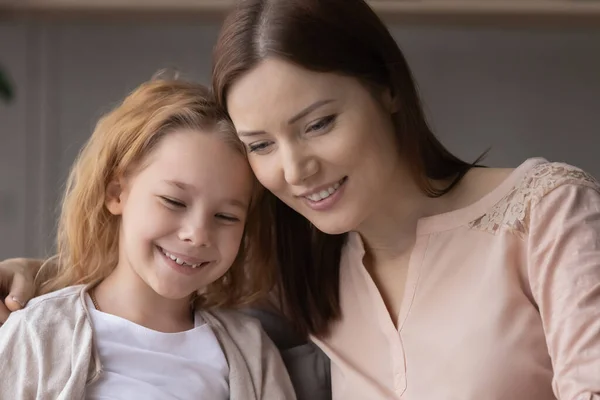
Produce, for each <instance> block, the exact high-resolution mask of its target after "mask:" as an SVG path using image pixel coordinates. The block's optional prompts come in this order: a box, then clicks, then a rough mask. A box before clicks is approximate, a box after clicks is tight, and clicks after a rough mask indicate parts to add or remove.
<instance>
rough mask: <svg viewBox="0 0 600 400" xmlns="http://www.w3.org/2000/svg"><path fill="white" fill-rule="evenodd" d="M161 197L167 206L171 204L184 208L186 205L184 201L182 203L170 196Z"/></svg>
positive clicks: (172, 206)
mask: <svg viewBox="0 0 600 400" xmlns="http://www.w3.org/2000/svg"><path fill="white" fill-rule="evenodd" d="M160 199H161V200H162V201H163V203H165V204H166V205H167V206H169V207H171V208H184V207H185V204H184V203H182V202H181V201H179V200H175V199H172V198H170V197H166V196H160Z"/></svg>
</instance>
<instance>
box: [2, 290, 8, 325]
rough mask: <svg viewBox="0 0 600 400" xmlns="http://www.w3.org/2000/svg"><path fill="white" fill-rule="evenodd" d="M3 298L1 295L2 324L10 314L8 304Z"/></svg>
mask: <svg viewBox="0 0 600 400" xmlns="http://www.w3.org/2000/svg"><path fill="white" fill-rule="evenodd" d="M1 299H2V297H0V326H1V325H2V324H3V323H5V322H6V320H7V319H8V316H9V314H10V311H9V309H8V308H6V306H5V305H4V302H3V301H2V300H1Z"/></svg>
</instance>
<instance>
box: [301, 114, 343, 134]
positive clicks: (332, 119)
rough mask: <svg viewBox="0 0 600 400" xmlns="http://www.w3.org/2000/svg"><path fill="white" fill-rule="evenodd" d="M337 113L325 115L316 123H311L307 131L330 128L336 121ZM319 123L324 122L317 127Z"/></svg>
mask: <svg viewBox="0 0 600 400" xmlns="http://www.w3.org/2000/svg"><path fill="white" fill-rule="evenodd" d="M336 118H337V115H328V116H327V117H323V118H321V119H320V120H318V121H317V122H315V123H314V124H312V125H310V126H309V127H308V129H307V132H311V131H315V130H321V131H322V130H324V129H327V128H329V127H330V126H331V125H333V124H334V123H335V120H336ZM319 124H322V127H320V128H316V127H317V126H318V125H319Z"/></svg>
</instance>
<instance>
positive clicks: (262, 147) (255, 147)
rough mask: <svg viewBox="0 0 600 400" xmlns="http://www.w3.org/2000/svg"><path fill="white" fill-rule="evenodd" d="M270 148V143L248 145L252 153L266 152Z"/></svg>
mask: <svg viewBox="0 0 600 400" xmlns="http://www.w3.org/2000/svg"><path fill="white" fill-rule="evenodd" d="M268 146H269V142H258V143H252V144H250V145H248V150H249V151H250V153H254V152H260V151H263V150H265V149H266V148H267V147H268Z"/></svg>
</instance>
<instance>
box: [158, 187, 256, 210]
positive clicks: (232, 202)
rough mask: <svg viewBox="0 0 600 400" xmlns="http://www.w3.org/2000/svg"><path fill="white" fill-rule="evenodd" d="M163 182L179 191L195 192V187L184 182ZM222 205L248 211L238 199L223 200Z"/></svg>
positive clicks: (246, 206) (246, 204) (243, 202)
mask: <svg viewBox="0 0 600 400" xmlns="http://www.w3.org/2000/svg"><path fill="white" fill-rule="evenodd" d="M163 182H165V183H166V184H168V185H171V186H175V187H176V188H178V189H181V190H186V189H187V190H195V189H196V187H195V186H194V185H191V184H189V183H185V182H181V181H177V180H173V179H164V180H163ZM223 203H224V204H227V205H230V206H233V207H236V208H239V209H241V210H244V211H245V210H247V209H248V203H246V202H245V201H242V200H238V199H233V198H232V199H224V200H223Z"/></svg>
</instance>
